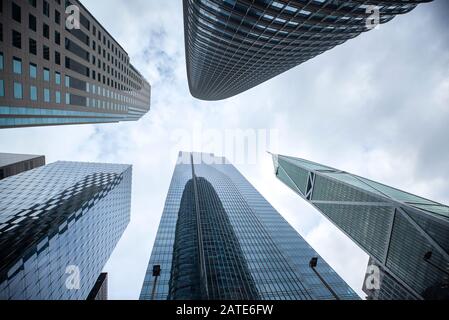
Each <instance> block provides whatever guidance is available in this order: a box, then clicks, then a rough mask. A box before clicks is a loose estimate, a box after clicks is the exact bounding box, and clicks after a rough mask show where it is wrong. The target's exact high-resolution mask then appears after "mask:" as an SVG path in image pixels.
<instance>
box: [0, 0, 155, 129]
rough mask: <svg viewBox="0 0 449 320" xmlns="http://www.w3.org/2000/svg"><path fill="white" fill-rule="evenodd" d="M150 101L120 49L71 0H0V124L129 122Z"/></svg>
mask: <svg viewBox="0 0 449 320" xmlns="http://www.w3.org/2000/svg"><path fill="white" fill-rule="evenodd" d="M72 18H73V19H72ZM150 100H151V86H150V84H149V83H148V82H147V81H146V80H145V78H144V77H143V76H142V75H141V74H140V73H139V71H137V70H136V68H135V67H133V65H132V64H131V63H130V59H129V56H128V54H127V52H126V51H125V50H124V49H123V48H122V47H121V46H120V44H119V43H118V42H117V41H116V40H115V39H114V38H113V37H112V36H111V35H110V34H109V33H108V31H107V30H106V29H105V28H103V27H102V25H101V24H100V23H99V22H98V21H97V20H96V19H95V18H94V17H93V16H92V14H90V12H89V11H88V10H87V9H86V8H85V7H84V6H83V5H82V4H81V3H80V2H79V1H78V0H70V1H69V0H51V1H50V0H29V1H18V0H2V1H0V128H15V127H33V126H49V125H65V124H86V123H111V122H120V121H135V120H138V119H140V118H141V117H142V116H143V115H145V114H146V113H147V112H148V111H149V110H150Z"/></svg>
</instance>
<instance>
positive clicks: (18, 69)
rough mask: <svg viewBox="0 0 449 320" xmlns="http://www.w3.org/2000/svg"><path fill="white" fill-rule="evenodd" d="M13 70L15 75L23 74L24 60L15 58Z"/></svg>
mask: <svg viewBox="0 0 449 320" xmlns="http://www.w3.org/2000/svg"><path fill="white" fill-rule="evenodd" d="M12 69H13V72H14V73H15V74H22V60H20V59H19V58H16V57H14V58H13V60H12Z"/></svg>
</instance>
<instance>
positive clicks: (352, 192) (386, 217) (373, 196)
mask: <svg viewBox="0 0 449 320" xmlns="http://www.w3.org/2000/svg"><path fill="white" fill-rule="evenodd" d="M273 160H274V166H275V171H276V176H277V177H278V179H279V180H281V181H282V182H284V183H285V184H286V185H287V186H289V187H290V188H291V189H292V190H293V191H294V192H296V193H297V194H299V195H300V196H301V197H302V198H303V199H305V200H306V201H307V202H309V203H310V204H312V205H313V206H314V207H315V208H316V209H317V210H319V211H320V212H321V213H322V214H323V215H324V216H326V217H327V218H328V219H329V220H330V221H331V222H333V223H334V224H335V225H336V226H337V227H338V228H339V229H340V230H342V231H343V232H344V233H345V234H346V235H348V236H349V237H350V238H351V239H352V240H353V241H354V242H355V243H356V244H357V245H359V246H360V247H361V248H362V249H363V250H364V251H365V252H366V253H367V254H368V255H370V262H369V268H368V272H367V278H366V281H365V283H364V285H363V289H364V291H365V292H366V293H367V294H368V298H369V299H382V300H385V299H400V300H403V299H432V300H433V299H449V207H448V206H446V205H443V204H440V203H437V202H435V201H431V200H428V199H424V198H422V197H418V196H415V195H413V194H410V193H407V192H404V191H401V190H398V189H395V188H392V187H389V186H387V185H384V184H381V183H378V182H374V181H371V180H368V179H366V178H362V177H359V176H356V175H353V174H350V173H347V172H344V171H340V170H337V169H334V168H331V167H327V166H324V165H321V164H317V163H314V162H310V161H307V160H303V159H298V158H293V157H288V156H282V155H273ZM373 266H374V267H377V268H378V271H379V275H380V278H379V279H374V278H373V277H372V276H373V275H374V271H373V270H374V269H373ZM379 281H380V283H379ZM376 283H377V284H378V285H379V286H378V287H376Z"/></svg>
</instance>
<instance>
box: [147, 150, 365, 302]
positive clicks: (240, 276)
mask: <svg viewBox="0 0 449 320" xmlns="http://www.w3.org/2000/svg"><path fill="white" fill-rule="evenodd" d="M314 257H317V258H318V257H319V256H318V254H317V253H316V252H315V250H313V249H312V248H311V247H310V246H309V245H308V243H307V242H306V241H305V240H304V239H303V238H302V237H301V236H300V235H299V234H298V233H297V232H296V231H295V230H294V229H293V228H292V227H291V226H290V225H289V224H288V222H287V221H286V220H284V218H282V216H281V215H280V214H279V213H278V212H277V211H276V210H275V209H274V208H273V207H272V206H271V205H270V204H269V203H268V202H267V201H266V200H265V199H264V198H263V197H262V196H261V195H260V194H259V193H258V192H257V190H256V189H255V188H254V187H253V186H252V185H251V184H250V183H249V182H248V181H247V180H246V179H245V178H244V177H243V176H242V175H241V174H240V173H239V172H238V171H237V169H236V168H235V167H234V166H232V165H231V164H229V163H228V162H227V161H226V159H224V158H220V157H215V156H213V155H211V154H198V153H185V152H181V153H180V154H179V159H178V163H177V165H176V168H175V171H174V174H173V178H172V181H171V185H170V189H169V191H168V195H167V200H166V203H165V208H164V212H163V214H162V218H161V222H160V225H159V230H158V233H157V236H156V241H155V243H154V247H153V251H152V254H151V258H150V261H149V264H148V269H147V273H146V276H145V281H144V283H143V287H142V291H141V295H140V299H142V300H165V299H169V300H180V299H186V300H191V299H195V300H229V299H235V300H248V299H252V300H253V299H256V300H259V299H261V300H266V299H293V300H294V299H297V300H301V299H336V298H338V299H358V296H357V295H356V294H355V292H354V291H353V290H352V289H351V288H350V287H349V286H348V285H347V284H346V283H345V282H344V281H343V280H342V279H341V278H340V277H339V276H338V275H337V274H336V273H335V271H334V270H333V269H332V268H331V267H329V265H328V264H327V263H326V262H325V261H324V260H322V259H321V258H320V259H319V260H318V264H317V265H316V267H315V268H311V265H310V262H311V260H312V258H314ZM320 277H321V279H320Z"/></svg>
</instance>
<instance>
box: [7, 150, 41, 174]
mask: <svg viewBox="0 0 449 320" xmlns="http://www.w3.org/2000/svg"><path fill="white" fill-rule="evenodd" d="M43 165H45V156H36V155H29V154H13V153H0V180H2V179H4V178H7V177H10V176H13V175H16V174H19V173H21V172H24V171H28V170H31V169H34V168H37V167H41V166H43Z"/></svg>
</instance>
